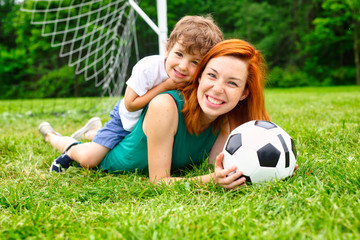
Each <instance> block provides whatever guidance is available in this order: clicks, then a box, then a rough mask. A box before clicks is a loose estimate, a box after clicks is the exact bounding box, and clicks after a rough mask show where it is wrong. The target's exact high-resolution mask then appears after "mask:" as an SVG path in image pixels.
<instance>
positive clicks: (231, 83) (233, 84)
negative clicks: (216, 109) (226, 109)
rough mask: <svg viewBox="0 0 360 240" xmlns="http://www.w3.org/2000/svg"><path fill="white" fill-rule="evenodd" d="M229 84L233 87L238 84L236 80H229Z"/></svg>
mask: <svg viewBox="0 0 360 240" xmlns="http://www.w3.org/2000/svg"><path fill="white" fill-rule="evenodd" d="M229 84H230V85H232V86H234V87H237V86H238V85H237V83H236V82H232V81H230V82H229Z"/></svg>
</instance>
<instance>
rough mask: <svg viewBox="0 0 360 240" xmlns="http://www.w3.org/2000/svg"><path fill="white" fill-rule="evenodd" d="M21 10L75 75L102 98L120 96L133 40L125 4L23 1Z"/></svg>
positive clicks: (122, 0)
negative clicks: (92, 84) (97, 89)
mask: <svg viewBox="0 0 360 240" xmlns="http://www.w3.org/2000/svg"><path fill="white" fill-rule="evenodd" d="M21 10H22V11H25V12H29V13H31V23H32V24H34V25H40V26H41V34H42V36H44V37H49V38H51V46H52V47H59V49H60V56H61V57H67V58H68V65H69V66H72V67H74V69H75V71H76V74H84V77H85V80H86V81H88V80H93V81H95V85H96V87H99V86H101V87H102V89H103V95H109V96H118V95H120V94H121V93H122V89H123V87H124V83H125V78H126V74H127V68H128V64H129V58H130V54H131V46H132V42H133V40H134V39H135V41H136V35H135V20H136V16H137V14H136V12H134V9H133V8H132V7H131V6H130V4H129V2H128V1H126V0H25V2H23V3H22V8H21ZM135 45H136V44H135Z"/></svg>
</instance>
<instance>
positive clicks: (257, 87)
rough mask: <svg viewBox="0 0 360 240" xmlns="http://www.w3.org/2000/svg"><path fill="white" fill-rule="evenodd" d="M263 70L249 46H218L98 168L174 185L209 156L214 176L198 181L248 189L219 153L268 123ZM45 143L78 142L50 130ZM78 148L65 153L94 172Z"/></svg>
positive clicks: (146, 112) (157, 101)
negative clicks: (238, 134) (178, 174)
mask: <svg viewBox="0 0 360 240" xmlns="http://www.w3.org/2000/svg"><path fill="white" fill-rule="evenodd" d="M264 67H265V64H264V61H263V58H262V56H261V54H260V53H259V52H258V51H257V50H256V49H255V48H254V47H253V46H252V45H250V44H249V43H247V42H245V41H242V40H235V39H234V40H227V41H223V42H221V43H219V44H217V45H216V46H214V47H213V48H212V49H211V50H210V51H209V52H208V53H207V54H206V55H205V56H204V58H203V59H202V60H201V62H200V63H199V65H198V68H197V71H196V73H195V77H194V78H193V79H192V80H191V81H190V83H189V85H188V86H186V87H185V88H184V89H182V90H181V91H180V92H176V91H169V92H166V93H164V94H160V95H158V96H156V97H155V98H154V99H153V100H152V101H151V102H150V103H149V105H148V106H147V108H146V109H145V110H144V111H143V113H142V116H141V118H140V120H139V122H138V123H137V125H136V126H135V128H134V130H133V131H132V132H131V134H130V135H128V136H127V137H126V138H125V139H124V140H123V141H122V142H121V143H120V144H119V145H117V146H116V147H115V148H114V149H112V150H111V151H110V152H109V153H108V154H107V155H106V157H105V158H104V160H103V161H102V162H101V163H100V164H99V165H98V167H99V169H101V170H106V171H109V172H117V171H134V170H135V169H148V171H149V177H150V181H152V182H155V183H157V182H159V181H164V182H171V181H174V180H178V179H181V178H174V177H171V174H170V173H171V169H174V168H181V167H184V166H186V165H188V164H191V163H196V162H201V161H202V160H203V159H204V154H203V153H205V154H209V160H210V162H212V163H213V162H214V159H215V156H216V155H217V156H216V161H215V172H214V173H211V174H208V175H204V176H198V177H195V179H196V180H198V181H200V182H203V183H208V182H210V181H211V179H214V181H215V182H216V183H217V184H219V185H221V186H223V187H225V188H231V189H232V188H236V187H238V186H239V185H242V184H244V183H245V178H244V177H241V175H242V172H241V171H239V172H237V173H236V174H233V175H231V176H228V174H229V173H230V172H233V171H235V170H236V167H232V168H229V169H223V167H222V161H223V154H222V153H220V152H221V150H222V148H223V146H224V143H225V141H226V139H227V136H228V134H229V133H230V131H231V130H232V129H233V128H235V127H236V126H238V125H240V124H241V123H244V122H247V121H249V120H253V119H260V120H269V116H268V115H267V113H266V111H265V105H264V93H263V86H264V74H263V73H264ZM46 139H47V141H50V142H57V143H58V146H61V147H58V146H56V147H57V148H58V149H59V150H61V149H64V148H65V146H71V145H72V144H75V143H76V141H75V140H73V139H72V140H71V139H69V138H65V137H61V136H58V135H57V134H56V132H54V131H49V132H48V133H47V134H46ZM55 140H56V141H55ZM53 146H54V144H53ZM76 147H77V146H76V145H75V146H73V147H71V148H70V149H69V148H68V150H67V151H66V154H67V155H68V156H69V157H70V158H71V159H77V161H78V162H79V163H80V164H81V165H82V166H83V167H95V166H91V165H89V164H87V163H86V159H82V158H81V152H80V151H76ZM210 150H211V151H210ZM219 153H220V154H219Z"/></svg>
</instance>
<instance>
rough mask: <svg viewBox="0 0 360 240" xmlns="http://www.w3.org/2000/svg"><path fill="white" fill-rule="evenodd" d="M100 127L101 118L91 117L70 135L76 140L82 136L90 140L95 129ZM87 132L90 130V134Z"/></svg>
mask: <svg viewBox="0 0 360 240" xmlns="http://www.w3.org/2000/svg"><path fill="white" fill-rule="evenodd" d="M101 127H102V123H101V119H100V118H99V117H93V118H91V119H90V120H89V121H88V122H87V123H86V124H85V125H84V126H83V127H82V128H80V129H79V130H77V131H76V132H74V133H73V134H72V135H71V137H72V138H75V139H76V140H78V141H80V140H81V139H83V138H85V139H86V140H92V138H93V137H94V136H95V133H96V132H97V130H99V129H100V128H101ZM88 132H92V134H90V135H89V134H88Z"/></svg>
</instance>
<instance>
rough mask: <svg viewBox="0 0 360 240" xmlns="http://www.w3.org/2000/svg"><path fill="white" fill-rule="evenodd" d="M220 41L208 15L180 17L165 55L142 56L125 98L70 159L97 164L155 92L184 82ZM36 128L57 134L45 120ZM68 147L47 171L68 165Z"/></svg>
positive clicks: (87, 165) (220, 38) (135, 119)
mask: <svg viewBox="0 0 360 240" xmlns="http://www.w3.org/2000/svg"><path fill="white" fill-rule="evenodd" d="M222 40H223V36H222V33H221V31H220V29H219V28H218V27H217V26H216V24H215V23H214V21H213V19H212V18H211V17H201V16H185V17H183V18H182V19H180V21H179V22H178V23H177V24H176V25H175V27H174V30H173V31H172V32H171V34H170V36H169V39H168V41H167V44H166V56H165V57H164V56H158V55H155V56H149V57H145V58H143V59H142V60H140V61H139V62H138V63H137V64H136V65H135V66H134V68H133V70H132V75H131V77H130V78H129V80H128V81H127V82H126V84H127V88H126V90H125V96H124V99H123V100H120V101H119V102H118V103H117V104H116V105H115V107H114V109H113V111H112V112H111V113H110V116H111V119H110V120H109V121H108V122H107V123H106V124H105V126H104V127H103V128H101V129H100V130H99V131H98V132H97V133H96V135H95V137H94V138H93V140H92V142H91V143H87V144H81V145H77V144H78V143H75V144H73V145H71V146H70V147H72V146H74V145H77V146H75V147H74V148H73V149H72V152H73V154H72V156H73V158H74V159H77V160H79V161H78V162H80V163H81V165H82V166H83V167H86V168H88V167H92V166H96V165H98V164H99V163H100V162H101V161H102V159H103V158H104V157H105V155H106V154H107V153H108V152H109V151H110V149H112V148H114V147H115V146H116V145H117V144H118V143H119V142H120V141H121V140H122V139H123V138H124V137H125V136H126V135H128V134H129V133H130V132H131V130H132V128H133V127H134V125H135V124H136V122H137V120H138V119H139V117H140V114H141V111H142V108H144V107H145V106H146V105H147V104H148V103H149V102H150V100H151V99H152V98H153V97H155V96H156V95H157V94H159V93H161V92H164V91H167V90H171V89H176V88H177V87H179V86H182V85H184V84H186V83H187V82H188V81H189V80H190V78H191V77H192V76H193V75H194V73H195V70H196V66H197V63H198V62H199V61H200V59H201V58H202V56H204V55H205V53H206V52H208V51H209V50H210V48H211V47H212V46H214V45H215V44H217V43H218V42H220V41H222ZM97 121H98V120H97ZM95 122H96V121H95ZM84 129H85V130H86V129H87V128H83V129H82V130H81V131H79V132H77V133H76V134H75V135H77V136H79V134H78V133H80V135H82V133H83V132H84ZM39 131H40V133H41V134H42V135H43V136H44V138H45V140H46V141H50V142H51V141H52V140H51V137H50V138H49V139H48V137H49V135H51V134H55V135H56V134H57V133H56V132H55V131H54V130H53V129H52V128H51V126H50V125H49V124H48V123H42V124H40V126H39ZM75 135H74V134H73V136H75ZM51 144H52V145H53V146H55V147H56V148H58V149H59V150H60V149H62V150H63V146H57V144H56V142H55V143H54V142H51ZM70 147H68V148H67V149H66V150H65V152H64V153H63V154H62V155H61V156H60V157H58V158H57V159H55V160H54V162H53V164H52V165H51V167H50V172H51V171H55V172H61V171H63V169H66V168H68V167H69V166H70V163H71V162H72V159H71V158H70V157H69V156H68V155H67V154H66V152H67V150H69V148H70ZM62 150H61V151H62Z"/></svg>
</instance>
